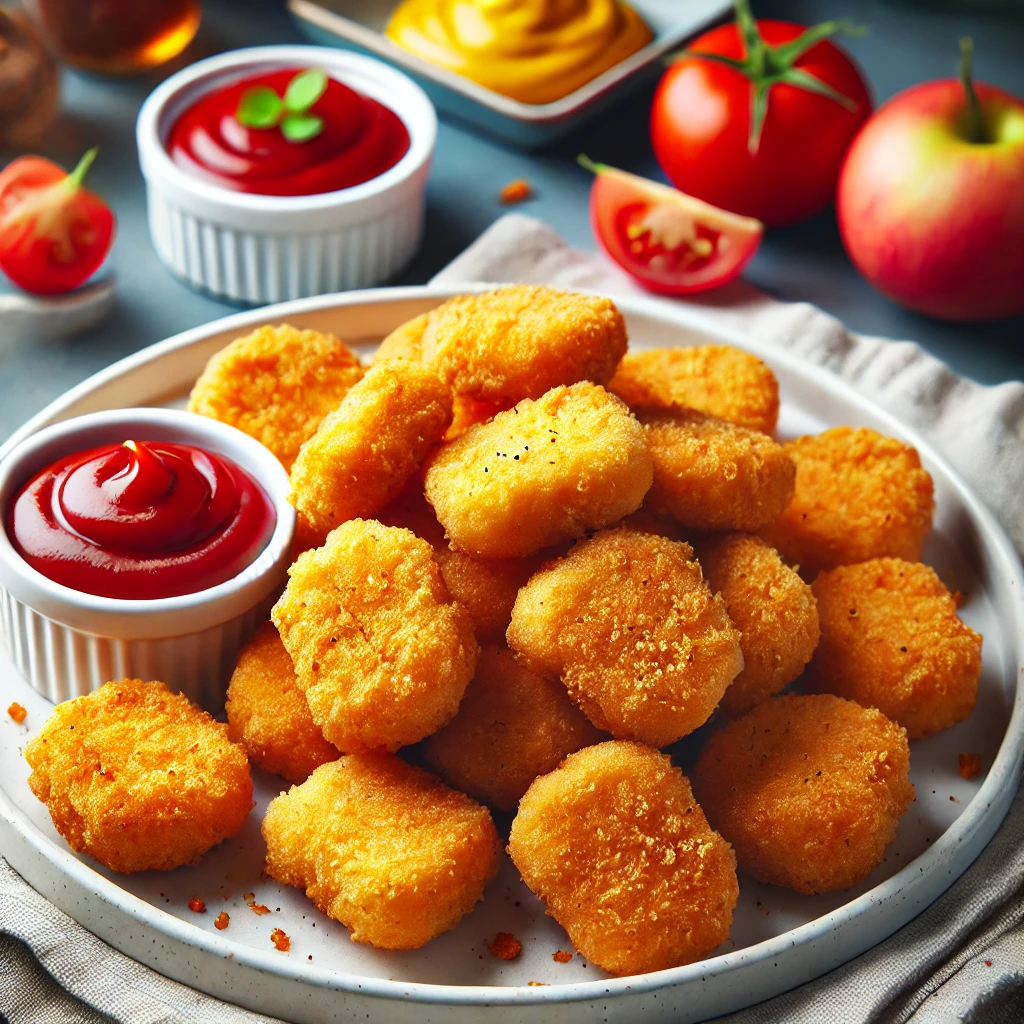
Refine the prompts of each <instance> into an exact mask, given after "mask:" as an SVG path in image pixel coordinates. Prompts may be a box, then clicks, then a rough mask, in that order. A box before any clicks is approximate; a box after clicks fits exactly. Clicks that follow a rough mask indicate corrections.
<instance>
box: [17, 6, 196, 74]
mask: <svg viewBox="0 0 1024 1024" xmlns="http://www.w3.org/2000/svg"><path fill="white" fill-rule="evenodd" d="M25 6H26V7H27V8H28V9H29V10H30V11H31V13H32V14H33V15H34V16H35V18H36V21H37V22H38V24H39V25H40V27H41V28H42V30H43V32H44V33H45V34H46V36H47V38H48V39H49V41H50V44H51V46H52V47H53V49H54V50H55V51H56V52H57V55H58V56H59V57H60V58H61V60H64V61H66V62H67V63H68V64H73V65H74V66H75V67H79V68H82V69H83V70H85V71H95V72H99V73H101V74H113V75H123V74H130V73H131V72H133V71H144V70H145V69H146V68H151V67H155V66H156V65H157V64H162V63H163V62H164V61H167V60H170V59H171V58H172V57H176V56H177V55H178V54H179V53H181V51H182V50H184V49H185V47H186V46H188V44H189V43H190V42H191V41H192V37H193V36H194V35H195V34H196V30H197V29H198V28H199V19H200V14H201V8H200V0H25Z"/></svg>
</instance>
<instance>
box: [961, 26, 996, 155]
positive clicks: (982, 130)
mask: <svg viewBox="0 0 1024 1024" xmlns="http://www.w3.org/2000/svg"><path fill="white" fill-rule="evenodd" d="M973 60H974V40H973V39H971V37H970V36H964V37H963V39H961V40H960V82H961V84H962V85H963V87H964V96H965V97H966V98H967V141H968V142H990V141H991V140H990V138H989V134H988V125H987V124H985V115H984V114H983V113H982V110H981V104H980V103H979V102H978V94H977V93H976V92H975V91H974V82H972V81H971V65H972V64H973Z"/></svg>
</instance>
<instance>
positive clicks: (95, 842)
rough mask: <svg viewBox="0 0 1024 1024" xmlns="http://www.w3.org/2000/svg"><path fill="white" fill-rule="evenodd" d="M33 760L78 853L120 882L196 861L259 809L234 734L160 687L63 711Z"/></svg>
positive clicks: (113, 691) (100, 695)
mask: <svg viewBox="0 0 1024 1024" xmlns="http://www.w3.org/2000/svg"><path fill="white" fill-rule="evenodd" d="M25 758H26V760H27V761H28V763H29V765H30V766H31V768H32V774H31V775H30V776H29V779H28V784H29V787H30V788H31V790H32V792H33V793H35V795H36V796H37V797H39V799H40V800H41V801H42V802H43V803H44V804H46V806H47V808H48V810H49V812H50V817H51V818H52V819H53V824H54V827H55V828H56V829H57V831H58V832H59V833H60V834H61V835H62V836H63V837H64V838H65V839H66V840H67V841H68V843H69V845H70V846H71V848H72V849H73V850H75V851H77V852H78V853H87V854H89V856H90V857H93V858H95V859H96V860H98V861H99V862H100V863H101V864H105V865H106V866H107V867H108V868H110V870H111V871H118V872H120V873H122V874H131V873H132V872H135V871H170V870H171V869H172V868H177V867H181V866H182V865H183V864H196V863H198V861H199V859H200V857H202V855H203V854H204V853H206V851H207V850H209V849H210V848H211V847H213V846H216V845H217V844H218V843H219V842H221V841H222V840H224V839H227V838H229V837H230V836H233V835H236V834H237V833H238V831H239V830H240V829H241V827H242V824H243V823H244V821H245V818H246V816H247V815H248V813H249V811H250V810H251V809H252V806H253V804H252V779H251V778H250V776H249V762H248V761H247V760H246V758H245V752H244V751H243V750H242V748H241V747H239V746H237V745H236V744H234V743H232V742H231V741H230V740H229V739H228V730H227V726H226V725H222V724H221V723H220V722H217V721H214V719H213V718H211V717H210V716H209V715H208V714H207V713H206V712H205V711H203V710H201V709H200V708H198V707H196V706H195V705H194V704H192V703H191V702H190V701H189V700H188V698H187V697H184V696H182V695H181V694H180V693H171V692H170V690H168V689H167V687H166V686H165V685H164V684H163V683H159V682H151V683H146V682H143V681H142V680H141V679H123V680H121V681H120V682H110V683H105V684H104V685H103V686H101V687H100V688H99V689H98V690H96V691H94V692H93V693H89V694H86V696H84V697H77V698H76V699H74V700H69V701H65V702H64V703H63V704H58V705H57V707H55V708H54V710H53V713H52V714H51V715H50V717H49V718H48V719H47V720H46V722H45V723H44V724H43V727H42V728H41V729H40V730H39V732H38V734H37V735H36V736H35V737H34V738H33V739H32V740H30V741H29V743H28V745H27V746H26V747H25Z"/></svg>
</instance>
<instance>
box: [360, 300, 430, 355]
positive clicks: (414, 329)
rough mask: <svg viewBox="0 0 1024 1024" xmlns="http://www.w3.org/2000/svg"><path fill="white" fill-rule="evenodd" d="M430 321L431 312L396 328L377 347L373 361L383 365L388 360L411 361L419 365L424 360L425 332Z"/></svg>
mask: <svg viewBox="0 0 1024 1024" xmlns="http://www.w3.org/2000/svg"><path fill="white" fill-rule="evenodd" d="M429 320H430V313H429V312H427V313H421V314H420V315H419V316H417V317H413V318H412V320H407V321H406V322H405V323H404V324H401V325H400V326H398V327H396V328H395V329H394V330H393V331H392V332H391V333H390V334H389V335H388V336H387V337H386V338H385V339H384V340H383V341H382V342H381V343H380V344H379V345H378V346H377V351H376V352H375V353H374V355H373V361H374V362H375V363H383V362H384V361H385V360H387V359H410V360H412V361H413V362H414V363H418V362H419V361H420V360H421V359H422V358H423V332H424V331H425V330H426V329H427V322H428V321H429Z"/></svg>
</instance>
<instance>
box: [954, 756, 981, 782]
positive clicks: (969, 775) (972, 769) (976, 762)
mask: <svg viewBox="0 0 1024 1024" xmlns="http://www.w3.org/2000/svg"><path fill="white" fill-rule="evenodd" d="M957 760H958V761H959V762H960V774H961V775H962V776H963V777H964V778H965V779H973V778H974V776H975V775H977V774H978V772H980V771H981V757H980V755H978V754H959V755H958V757H957Z"/></svg>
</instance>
